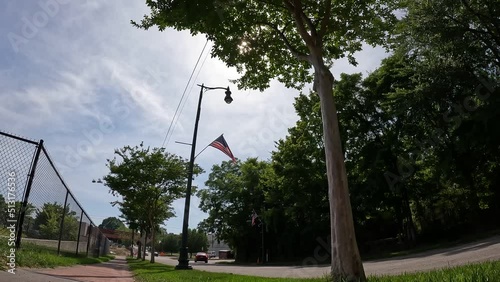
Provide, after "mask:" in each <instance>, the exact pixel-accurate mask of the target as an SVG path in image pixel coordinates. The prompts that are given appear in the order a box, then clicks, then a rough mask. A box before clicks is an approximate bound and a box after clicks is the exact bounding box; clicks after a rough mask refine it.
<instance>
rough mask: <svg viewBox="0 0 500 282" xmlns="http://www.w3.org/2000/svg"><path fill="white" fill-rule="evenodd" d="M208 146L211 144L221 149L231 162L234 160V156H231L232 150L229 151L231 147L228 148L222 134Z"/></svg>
mask: <svg viewBox="0 0 500 282" xmlns="http://www.w3.org/2000/svg"><path fill="white" fill-rule="evenodd" d="M209 146H212V147H214V148H216V149H218V150H220V151H222V152H223V153H224V154H226V155H227V156H228V157H230V158H231V159H232V160H233V162H236V158H235V157H234V156H233V152H231V149H229V146H228V145H227V142H226V140H225V139H224V135H221V136H219V137H218V138H217V139H215V140H214V141H213V142H212V143H210V145H209Z"/></svg>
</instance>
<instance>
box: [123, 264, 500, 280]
mask: <svg viewBox="0 0 500 282" xmlns="http://www.w3.org/2000/svg"><path fill="white" fill-rule="evenodd" d="M127 262H128V264H129V266H130V269H131V270H132V272H133V273H134V275H135V279H136V281H138V282H155V281H169V282H191V281H197V282H205V281H210V282H218V281H228V282H247V281H249V282H268V281H269V282H285V281H288V282H327V281H329V280H328V279H327V278H312V279H301V278H296V279H293V278H265V277H255V276H244V275H236V274H229V273H215V272H206V271H199V270H189V271H176V270H174V267H173V266H169V265H165V264H161V263H154V264H152V263H149V262H148V261H142V260H136V259H133V258H127ZM256 271H257V270H256ZM400 281H401V282H402V281H404V282H431V281H445V282H455V281H457V282H495V281H500V261H495V262H484V263H479V264H470V265H465V266H459V267H453V268H446V269H441V270H434V271H430V272H423V273H413V274H404V275H398V276H379V277H376V276H371V277H369V278H368V282H400Z"/></svg>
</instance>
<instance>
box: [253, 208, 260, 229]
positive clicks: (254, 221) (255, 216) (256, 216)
mask: <svg viewBox="0 0 500 282" xmlns="http://www.w3.org/2000/svg"><path fill="white" fill-rule="evenodd" d="M258 217H259V216H258V215H257V213H256V212H255V210H253V211H252V226H254V225H255V223H256V222H257V218H258Z"/></svg>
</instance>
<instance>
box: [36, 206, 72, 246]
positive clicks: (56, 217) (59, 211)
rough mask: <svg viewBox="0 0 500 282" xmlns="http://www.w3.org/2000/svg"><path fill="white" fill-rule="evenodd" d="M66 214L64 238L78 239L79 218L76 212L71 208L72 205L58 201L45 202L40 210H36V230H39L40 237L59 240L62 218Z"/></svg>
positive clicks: (63, 230)
mask: <svg viewBox="0 0 500 282" xmlns="http://www.w3.org/2000/svg"><path fill="white" fill-rule="evenodd" d="M63 215H64V225H63V229H62V235H63V237H62V239H63V240H76V237H77V236H78V222H79V220H78V218H77V217H76V212H74V211H71V210H70V206H69V205H66V208H64V207H63V205H61V204H58V203H55V202H54V203H44V204H43V206H42V208H41V209H40V210H37V211H36V216H35V220H34V230H37V231H38V236H37V237H38V238H42V239H49V240H59V234H60V232H61V220H62V218H63Z"/></svg>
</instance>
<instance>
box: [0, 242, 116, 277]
mask: <svg viewBox="0 0 500 282" xmlns="http://www.w3.org/2000/svg"><path fill="white" fill-rule="evenodd" d="M8 254H10V247H9V246H8V245H7V241H6V240H0V269H1V270H5V269H6V266H7V258H6V256H7V255H8ZM113 258H114V257H113V256H104V257H98V258H94V257H86V256H84V255H78V256H77V255H75V253H68V252H61V254H60V255H58V254H57V250H56V249H53V248H49V247H45V246H39V245H35V244H33V243H23V244H22V248H21V249H19V250H17V251H16V266H18V267H39V268H46V267H56V266H71V265H76V264H92V263H100V262H105V261H109V260H111V259H113Z"/></svg>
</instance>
